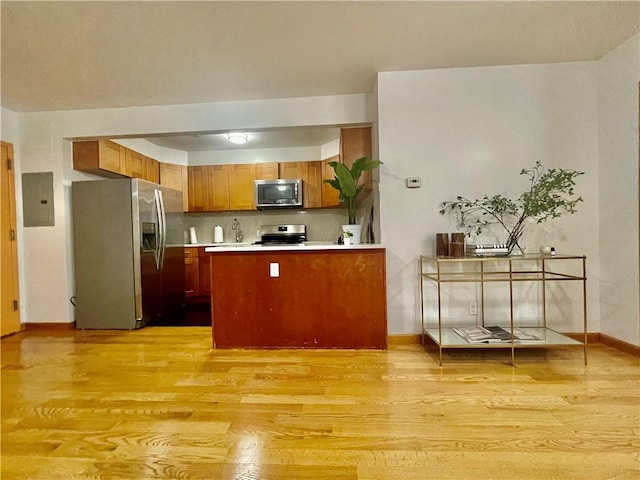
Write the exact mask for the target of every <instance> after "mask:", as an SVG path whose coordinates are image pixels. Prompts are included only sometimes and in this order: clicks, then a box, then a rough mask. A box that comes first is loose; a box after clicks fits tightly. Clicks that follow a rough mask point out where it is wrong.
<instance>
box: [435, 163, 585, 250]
mask: <svg viewBox="0 0 640 480" xmlns="http://www.w3.org/2000/svg"><path fill="white" fill-rule="evenodd" d="M583 174H584V172H579V171H577V170H571V169H563V168H550V169H545V167H544V166H543V165H542V163H541V162H540V161H538V162H536V164H535V165H534V166H533V167H532V168H530V169H522V170H521V171H520V175H525V176H527V177H528V179H529V189H528V190H526V191H525V192H524V193H522V194H521V195H520V196H519V197H518V198H516V199H515V200H513V199H510V198H508V197H505V196H504V195H493V196H491V197H489V196H487V195H485V196H483V197H482V198H478V199H474V200H470V199H468V198H466V197H462V196H458V197H456V200H454V201H444V202H442V203H441V204H440V210H439V212H440V215H446V214H454V215H455V216H456V219H457V226H458V228H460V229H462V230H463V231H464V233H465V234H466V235H467V236H470V235H472V234H475V235H480V234H481V233H482V232H484V231H485V230H487V229H488V228H490V227H491V226H493V225H499V226H500V227H502V228H504V229H505V230H506V231H507V233H508V239H507V246H508V247H509V250H510V251H511V250H512V249H513V248H514V247H515V246H518V247H519V245H518V241H519V239H520V237H521V236H522V232H523V229H524V225H525V221H526V220H527V219H528V218H532V219H534V220H535V221H536V223H543V222H545V221H547V220H548V219H550V218H557V217H560V216H561V215H562V214H564V213H569V214H573V213H575V212H576V206H577V205H578V203H580V202H582V197H580V196H576V195H575V188H574V187H575V180H576V178H577V177H579V176H580V175H583Z"/></svg>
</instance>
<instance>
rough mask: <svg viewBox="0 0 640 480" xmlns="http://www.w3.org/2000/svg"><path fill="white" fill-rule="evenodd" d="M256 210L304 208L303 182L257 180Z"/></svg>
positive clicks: (295, 180) (298, 180)
mask: <svg viewBox="0 0 640 480" xmlns="http://www.w3.org/2000/svg"><path fill="white" fill-rule="evenodd" d="M255 188H256V197H255V200H256V208H258V209H267V208H302V180H300V179H299V178H297V179H294V180H283V179H280V180H255Z"/></svg>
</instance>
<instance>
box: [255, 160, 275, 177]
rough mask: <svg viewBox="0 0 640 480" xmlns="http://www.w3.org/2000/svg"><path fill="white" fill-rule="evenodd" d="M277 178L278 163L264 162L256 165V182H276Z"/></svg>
mask: <svg viewBox="0 0 640 480" xmlns="http://www.w3.org/2000/svg"><path fill="white" fill-rule="evenodd" d="M278 178H280V177H278V163H277V162H265V163H256V180H277V179H278Z"/></svg>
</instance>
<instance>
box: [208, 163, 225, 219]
mask: <svg viewBox="0 0 640 480" xmlns="http://www.w3.org/2000/svg"><path fill="white" fill-rule="evenodd" d="M206 168H207V170H208V173H207V176H208V182H209V210H211V211H216V212H220V211H227V210H229V165H209V166H208V167H206Z"/></svg>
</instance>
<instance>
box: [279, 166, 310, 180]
mask: <svg viewBox="0 0 640 480" xmlns="http://www.w3.org/2000/svg"><path fill="white" fill-rule="evenodd" d="M307 163H308V162H282V163H279V164H278V171H279V175H280V176H279V178H283V179H285V180H294V179H297V178H304V176H305V171H306V169H307Z"/></svg>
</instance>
